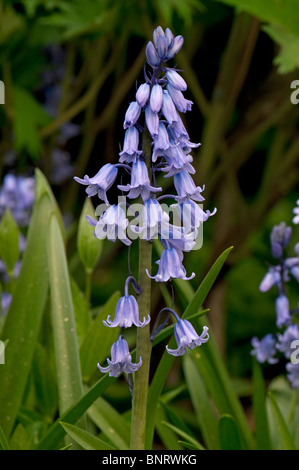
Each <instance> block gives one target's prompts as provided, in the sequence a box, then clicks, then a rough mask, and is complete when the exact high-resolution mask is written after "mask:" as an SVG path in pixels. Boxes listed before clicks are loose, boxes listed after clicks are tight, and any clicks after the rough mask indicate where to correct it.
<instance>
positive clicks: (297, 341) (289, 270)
mask: <svg viewBox="0 0 299 470" xmlns="http://www.w3.org/2000/svg"><path fill="white" fill-rule="evenodd" d="M294 213H295V214H297V213H298V208H295V209H294ZM293 222H294V223H299V219H298V216H297V218H296V217H294V218H293ZM291 236H292V227H289V226H287V225H286V224H285V222H281V223H280V224H279V225H276V226H274V227H273V229H272V231H271V234H270V244H271V252H272V255H273V257H274V258H275V259H276V260H277V261H278V263H277V264H276V265H270V266H269V269H268V272H267V273H266V275H265V276H264V278H263V280H262V282H261V284H260V291H261V292H266V291H268V290H269V289H271V288H272V287H273V286H276V288H277V298H276V301H275V311H276V326H277V328H278V329H279V330H278V332H277V334H267V335H266V336H265V337H264V338H262V339H261V340H258V338H256V337H254V338H252V346H253V348H254V349H253V350H252V354H253V355H255V356H256V359H257V360H258V362H261V363H263V362H268V363H269V364H275V363H277V362H278V360H279V359H278V357H277V355H278V354H279V353H282V354H283V356H284V358H285V359H286V361H287V363H286V371H287V377H288V380H289V382H290V384H291V386H292V387H293V388H299V357H297V356H299V354H298V352H299V324H298V320H296V314H297V313H298V312H299V310H298V308H297V307H296V308H294V309H290V303H289V298H288V295H287V291H286V285H287V283H288V282H289V281H290V280H291V278H293V279H295V280H296V281H297V282H299V243H297V244H296V245H295V247H294V251H295V254H296V256H293V257H287V256H286V255H285V249H286V248H287V246H288V245H289V243H290V240H291Z"/></svg>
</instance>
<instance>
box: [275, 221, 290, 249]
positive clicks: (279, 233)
mask: <svg viewBox="0 0 299 470" xmlns="http://www.w3.org/2000/svg"><path fill="white" fill-rule="evenodd" d="M291 236H292V227H287V225H286V223H285V222H281V223H280V224H279V225H275V226H274V227H273V229H272V231H271V234H270V243H271V250H272V254H273V256H274V258H280V257H281V256H282V254H283V250H284V248H285V247H286V246H287V245H288V243H289V241H290V239H291Z"/></svg>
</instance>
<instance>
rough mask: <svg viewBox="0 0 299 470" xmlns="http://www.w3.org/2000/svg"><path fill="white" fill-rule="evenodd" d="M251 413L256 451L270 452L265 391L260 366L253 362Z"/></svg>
mask: <svg viewBox="0 0 299 470" xmlns="http://www.w3.org/2000/svg"><path fill="white" fill-rule="evenodd" d="M252 398H253V412H254V421H255V435H256V443H257V449H258V450H270V449H271V439H270V432H269V423H268V415H267V409H266V389H265V383H264V378H263V374H262V369H261V366H260V364H259V363H258V362H257V361H256V360H255V359H254V361H253V397H252Z"/></svg>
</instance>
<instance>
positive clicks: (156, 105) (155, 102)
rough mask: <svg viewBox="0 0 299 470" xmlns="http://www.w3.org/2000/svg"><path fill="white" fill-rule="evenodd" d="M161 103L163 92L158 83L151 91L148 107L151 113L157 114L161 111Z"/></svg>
mask: <svg viewBox="0 0 299 470" xmlns="http://www.w3.org/2000/svg"><path fill="white" fill-rule="evenodd" d="M162 101H163V90H162V87H161V86H160V85H158V83H156V84H155V85H154V86H153V88H152V91H151V97H150V107H151V110H152V111H153V113H158V112H159V111H160V110H161V107H162Z"/></svg>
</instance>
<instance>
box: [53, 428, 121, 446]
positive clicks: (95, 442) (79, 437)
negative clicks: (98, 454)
mask: <svg viewBox="0 0 299 470" xmlns="http://www.w3.org/2000/svg"><path fill="white" fill-rule="evenodd" d="M60 424H61V426H62V427H63V429H64V430H65V432H66V433H67V434H68V435H69V436H70V437H71V438H72V439H73V440H74V441H76V442H77V443H78V444H79V445H80V446H81V447H83V449H85V450H115V449H114V447H111V446H110V445H109V444H107V443H106V442H104V441H102V440H101V439H99V438H98V437H95V436H93V435H92V434H90V433H89V432H87V431H84V430H83V429H81V428H79V427H78V426H74V425H73V424H69V423H63V422H60Z"/></svg>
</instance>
